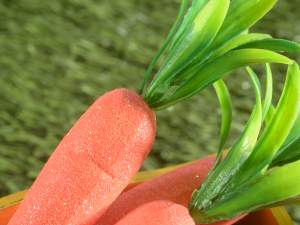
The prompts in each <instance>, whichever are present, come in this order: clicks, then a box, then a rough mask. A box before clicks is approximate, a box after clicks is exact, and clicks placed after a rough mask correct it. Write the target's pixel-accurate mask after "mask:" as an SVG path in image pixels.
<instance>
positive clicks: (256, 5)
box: [212, 0, 277, 49]
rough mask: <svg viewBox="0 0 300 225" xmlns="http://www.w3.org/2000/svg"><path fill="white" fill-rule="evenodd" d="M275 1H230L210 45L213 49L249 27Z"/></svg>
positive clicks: (267, 10) (275, 0) (270, 7)
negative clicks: (221, 23)
mask: <svg viewBox="0 0 300 225" xmlns="http://www.w3.org/2000/svg"><path fill="white" fill-rule="evenodd" d="M276 2H277V0H256V1H245V0H234V1H232V2H231V4H230V8H229V12H228V16H227V17H226V19H225V22H224V24H223V26H222V28H221V30H220V33H219V35H218V36H217V37H216V39H215V41H214V44H213V45H212V46H213V49H215V48H216V47H219V46H222V45H223V44H224V43H226V42H227V41H229V40H231V39H232V38H234V37H236V36H237V35H239V34H241V33H242V32H244V31H245V30H247V29H249V28H250V27H251V26H252V25H254V24H255V23H256V22H257V21H258V20H260V19H261V18H262V17H263V16H264V15H265V14H266V13H268V12H269V11H270V10H271V9H272V8H273V6H274V5H275V3H276Z"/></svg>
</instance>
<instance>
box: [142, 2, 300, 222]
mask: <svg viewBox="0 0 300 225" xmlns="http://www.w3.org/2000/svg"><path fill="white" fill-rule="evenodd" d="M275 3H276V0H256V1H245V0H231V1H230V0H193V1H192V4H191V5H190V3H189V1H188V0H182V3H181V7H180V10H179V15H178V18H177V20H176V22H175V24H174V25H173V27H172V29H171V31H170V33H169V35H168V37H167V39H166V41H165V43H164V44H163V46H162V47H161V49H160V50H159V52H158V53H157V55H156V56H155V57H154V59H153V61H152V62H151V64H150V65H149V68H148V70H147V71H146V75H145V78H144V81H143V84H142V87H141V89H140V92H141V94H142V96H143V97H144V99H145V100H146V102H148V104H149V105H150V107H152V108H153V109H154V110H160V109H163V108H166V107H168V106H170V105H173V104H176V103H177V102H180V101H182V100H185V99H187V98H189V97H191V96H193V95H196V94H198V93H199V92H200V91H202V90H203V89H204V88H206V87H208V86H210V85H213V87H214V89H215V91H216V93H217V96H218V99H219V102H220V106H221V112H222V122H221V132H220V133H221V135H220V136H221V138H220V145H219V151H218V154H217V159H216V163H215V166H214V168H213V169H212V171H211V172H210V174H209V175H208V177H207V178H206V180H205V182H204V183H203V184H202V185H201V187H199V189H198V190H196V191H195V192H194V194H193V196H192V199H191V202H190V212H191V214H192V216H193V217H194V219H195V220H196V222H197V223H212V222H215V221H219V220H224V219H230V218H232V217H235V216H238V215H240V214H242V213H248V212H251V211H254V210H258V209H261V208H264V207H269V206H273V205H280V204H285V203H287V202H291V201H297V199H298V198H299V196H300V71H299V66H298V64H297V63H296V62H295V61H294V60H292V59H290V58H288V57H286V56H284V55H282V53H284V52H287V53H294V54H295V53H296V54H299V53H300V45H299V44H298V43H295V42H292V41H289V40H283V39H275V38H272V37H271V36H270V35H268V34H263V33H251V32H250V31H249V29H250V28H251V27H252V26H253V25H254V24H255V23H256V22H257V21H258V20H260V19H261V18H262V17H263V16H264V15H265V14H266V13H268V12H269V11H270V10H271V9H272V8H273V6H274V5H275ZM159 60H160V61H161V66H160V68H159V70H158V72H157V73H156V74H154V73H153V69H154V66H155V65H156V64H157V62H158V61H159ZM271 63H279V64H284V65H287V66H288V70H287V76H286V81H285V87H284V90H283V92H282V95H281V98H280V101H279V102H278V103H277V104H276V105H275V104H273V101H272V95H273V82H272V71H271V66H270V64H271ZM253 64H265V65H266V69H265V74H266V81H267V82H266V87H265V90H264V93H265V94H264V96H263V95H262V92H263V90H262V89H263V88H262V87H261V84H260V81H259V79H258V77H257V75H256V73H255V72H254V71H253V70H252V69H251V68H250V67H249V66H251V65H253ZM241 67H242V68H243V67H244V68H246V70H247V72H248V73H249V77H250V79H251V81H252V84H253V90H254V93H255V96H256V104H255V106H254V107H253V111H252V114H251V116H250V118H249V121H248V122H247V124H246V125H245V127H244V130H243V132H242V134H241V135H240V137H239V138H238V139H237V140H236V142H235V143H234V145H233V146H232V147H231V148H230V149H229V151H228V153H227V154H226V156H225V157H224V158H222V156H223V154H222V153H223V149H224V147H225V144H226V140H227V137H228V135H229V131H230V125H231V120H232V104H231V99H230V93H229V90H228V89H227V86H226V84H225V82H224V81H223V80H222V78H223V77H224V76H225V75H226V74H228V73H229V72H232V71H233V70H235V69H237V68H241Z"/></svg>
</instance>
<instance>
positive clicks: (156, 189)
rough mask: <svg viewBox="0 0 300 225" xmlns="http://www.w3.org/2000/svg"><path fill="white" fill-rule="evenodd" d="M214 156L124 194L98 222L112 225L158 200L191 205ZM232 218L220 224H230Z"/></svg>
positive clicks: (232, 221)
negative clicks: (193, 193) (194, 193)
mask: <svg viewBox="0 0 300 225" xmlns="http://www.w3.org/2000/svg"><path fill="white" fill-rule="evenodd" d="M214 161H215V157H213V156H211V157H206V158H203V159H201V160H198V161H196V162H194V163H192V164H189V165H186V166H183V167H181V168H178V169H176V170H174V171H172V172H169V173H167V174H164V175H162V176H159V177H157V178H154V179H152V180H150V181H146V182H144V183H142V184H139V185H138V186H136V187H134V188H132V189H130V190H129V191H127V192H125V193H123V194H121V196H120V197H119V198H118V199H117V200H116V201H115V202H114V203H113V204H112V205H111V206H110V207H109V209H108V210H107V211H106V213H105V214H104V215H103V216H102V217H101V218H100V220H99V221H98V223H97V224H98V225H113V224H116V223H117V222H118V221H120V220H122V218H124V217H125V216H126V215H127V214H128V213H130V212H131V211H133V210H134V209H136V208H138V207H140V206H142V205H144V204H147V203H149V202H152V201H155V200H165V201H172V202H174V203H176V204H180V205H183V206H185V207H187V206H188V203H189V201H190V198H191V194H192V192H193V191H194V190H195V189H196V188H197V187H199V185H200V184H201V183H202V181H203V180H204V178H205V177H206V176H207V174H208V172H209V171H210V169H211V168H212V166H213V164H214ZM234 222H236V220H231V221H227V222H222V223H220V224H219V225H229V224H233V223H234Z"/></svg>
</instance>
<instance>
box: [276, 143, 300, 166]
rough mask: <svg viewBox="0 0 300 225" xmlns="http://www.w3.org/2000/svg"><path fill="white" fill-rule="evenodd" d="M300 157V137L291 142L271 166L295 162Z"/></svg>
mask: <svg viewBox="0 0 300 225" xmlns="http://www.w3.org/2000/svg"><path fill="white" fill-rule="evenodd" d="M299 159H300V137H298V138H297V139H296V140H294V141H293V142H291V143H290V144H289V145H287V146H286V147H285V148H283V149H282V151H280V152H279V154H278V155H277V156H276V158H275V159H274V160H273V161H272V164H271V166H270V167H274V166H281V165H284V164H286V163H290V162H294V161H297V160H299Z"/></svg>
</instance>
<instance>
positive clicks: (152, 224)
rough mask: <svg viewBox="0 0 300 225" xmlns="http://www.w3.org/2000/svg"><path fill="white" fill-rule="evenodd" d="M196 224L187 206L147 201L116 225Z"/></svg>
mask: <svg viewBox="0 0 300 225" xmlns="http://www.w3.org/2000/svg"><path fill="white" fill-rule="evenodd" d="M142 224H146V225H171V224H172V225H195V223H194V221H193V219H192V217H191V216H190V214H189V212H188V210H187V208H186V207H184V206H182V205H178V204H176V203H173V202H169V201H154V202H150V203H147V204H145V205H142V206H140V207H138V208H137V209H135V210H133V211H132V212H130V213H128V214H127V215H126V216H125V217H124V218H122V219H121V220H120V221H119V222H118V223H116V225H142Z"/></svg>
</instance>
